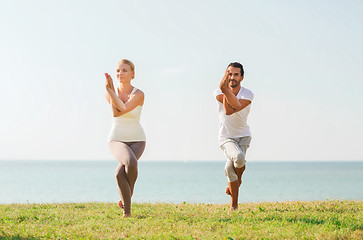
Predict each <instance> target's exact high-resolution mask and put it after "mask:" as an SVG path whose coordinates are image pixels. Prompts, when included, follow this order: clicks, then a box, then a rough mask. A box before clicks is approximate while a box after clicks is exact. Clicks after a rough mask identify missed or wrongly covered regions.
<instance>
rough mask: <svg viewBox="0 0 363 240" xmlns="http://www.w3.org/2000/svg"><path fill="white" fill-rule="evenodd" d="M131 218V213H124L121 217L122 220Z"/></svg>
mask: <svg viewBox="0 0 363 240" xmlns="http://www.w3.org/2000/svg"><path fill="white" fill-rule="evenodd" d="M128 217H131V213H124V215H123V216H122V218H128Z"/></svg>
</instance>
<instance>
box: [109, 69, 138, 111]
mask: <svg viewBox="0 0 363 240" xmlns="http://www.w3.org/2000/svg"><path fill="white" fill-rule="evenodd" d="M105 97H106V99H107V101H108V102H109V103H110V104H111V105H112V112H113V115H114V116H115V117H118V116H121V115H123V114H125V113H127V112H130V111H131V110H133V109H134V108H136V107H137V106H138V105H142V104H143V103H144V93H143V92H142V91H141V90H137V91H136V92H135V93H134V94H132V95H131V96H130V98H129V100H127V102H125V103H124V102H123V101H122V100H121V99H120V98H119V97H118V96H117V95H116V93H115V88H114V86H113V81H112V78H111V76H110V75H106V95H105Z"/></svg>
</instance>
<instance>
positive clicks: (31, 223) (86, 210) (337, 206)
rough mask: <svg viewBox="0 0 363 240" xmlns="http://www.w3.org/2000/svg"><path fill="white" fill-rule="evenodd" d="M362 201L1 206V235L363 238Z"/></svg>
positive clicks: (96, 237)
mask: <svg viewBox="0 0 363 240" xmlns="http://www.w3.org/2000/svg"><path fill="white" fill-rule="evenodd" d="M362 210H363V202H362V201H336V200H332V201H312V202H274V203H269V202H267V203H243V204H240V207H239V210H238V211H233V212H230V211H229V206H228V205H218V204H188V203H184V204H167V203H157V204H147V203H142V204H133V205H132V217H131V218H127V219H121V216H122V211H121V209H120V208H119V207H118V206H117V205H116V204H115V203H67V204H5V205H0V239H363V233H362V228H363V211H362Z"/></svg>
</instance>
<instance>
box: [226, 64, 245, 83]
mask: <svg viewBox="0 0 363 240" xmlns="http://www.w3.org/2000/svg"><path fill="white" fill-rule="evenodd" d="M228 71H229V80H228V84H229V87H231V88H235V87H238V86H239V85H240V83H241V81H242V79H243V76H241V69H240V68H237V67H228Z"/></svg>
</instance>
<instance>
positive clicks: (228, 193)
mask: <svg viewBox="0 0 363 240" xmlns="http://www.w3.org/2000/svg"><path fill="white" fill-rule="evenodd" d="M238 182H239V186H238V187H240V186H241V184H242V180H241V179H238ZM226 194H227V195H232V194H231V190H229V187H227V188H226Z"/></svg>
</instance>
